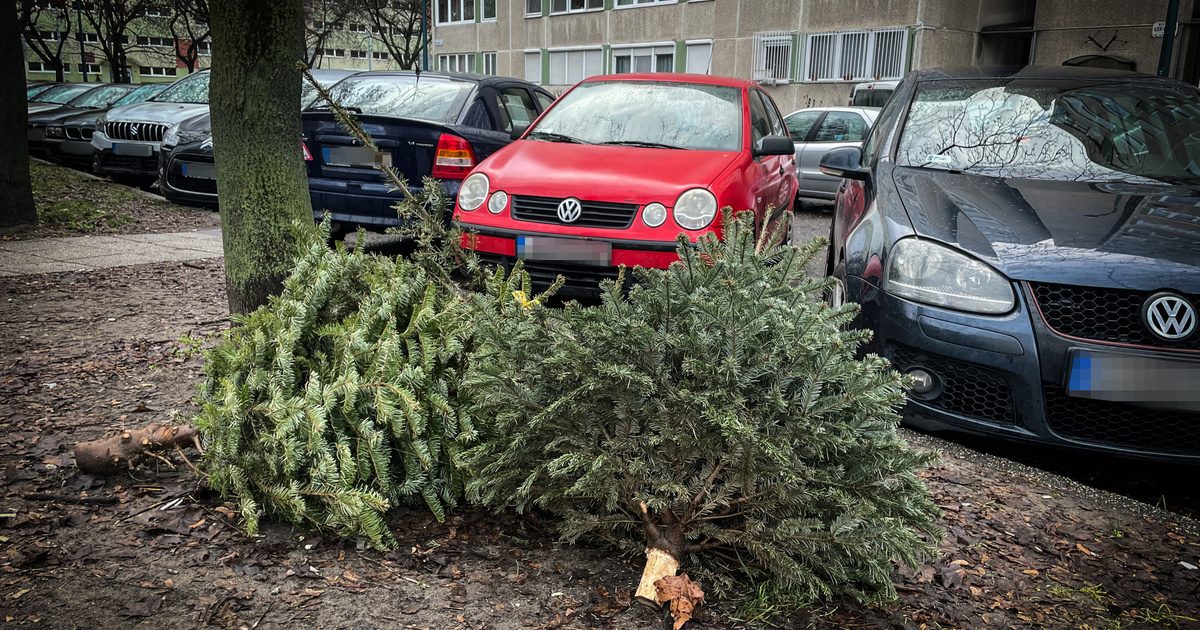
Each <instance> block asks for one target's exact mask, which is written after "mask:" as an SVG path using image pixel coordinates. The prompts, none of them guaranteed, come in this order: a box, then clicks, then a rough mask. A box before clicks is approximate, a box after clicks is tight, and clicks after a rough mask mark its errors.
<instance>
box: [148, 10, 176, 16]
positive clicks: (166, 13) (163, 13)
mask: <svg viewBox="0 0 1200 630" xmlns="http://www.w3.org/2000/svg"><path fill="white" fill-rule="evenodd" d="M146 17H148V18H165V17H171V12H170V11H164V10H163V9H146Z"/></svg>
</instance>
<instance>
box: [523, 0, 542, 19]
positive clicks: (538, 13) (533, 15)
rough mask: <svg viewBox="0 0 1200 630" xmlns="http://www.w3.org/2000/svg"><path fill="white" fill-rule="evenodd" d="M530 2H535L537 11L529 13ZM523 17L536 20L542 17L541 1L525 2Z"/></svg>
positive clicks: (531, 0) (526, 0) (527, 0)
mask: <svg viewBox="0 0 1200 630" xmlns="http://www.w3.org/2000/svg"><path fill="white" fill-rule="evenodd" d="M530 2H536V3H537V11H530V10H529V3H530ZM525 17H527V18H537V17H542V0H525Z"/></svg>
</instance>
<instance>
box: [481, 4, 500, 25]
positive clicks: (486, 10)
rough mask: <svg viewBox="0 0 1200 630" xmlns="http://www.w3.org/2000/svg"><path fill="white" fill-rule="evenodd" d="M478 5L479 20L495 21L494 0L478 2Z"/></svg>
mask: <svg viewBox="0 0 1200 630" xmlns="http://www.w3.org/2000/svg"><path fill="white" fill-rule="evenodd" d="M479 5H480V6H479V19H480V20H482V21H484V22H491V21H493V20H495V19H496V0H480V1H479Z"/></svg>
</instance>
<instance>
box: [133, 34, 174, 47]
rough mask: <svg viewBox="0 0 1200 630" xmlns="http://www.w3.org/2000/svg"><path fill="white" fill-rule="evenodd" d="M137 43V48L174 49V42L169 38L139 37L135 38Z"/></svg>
mask: <svg viewBox="0 0 1200 630" xmlns="http://www.w3.org/2000/svg"><path fill="white" fill-rule="evenodd" d="M137 43H138V45H139V46H157V47H159V48H174V47H175V40H173V39H171V38H170V37H143V36H141V35H139V36H138V38H137Z"/></svg>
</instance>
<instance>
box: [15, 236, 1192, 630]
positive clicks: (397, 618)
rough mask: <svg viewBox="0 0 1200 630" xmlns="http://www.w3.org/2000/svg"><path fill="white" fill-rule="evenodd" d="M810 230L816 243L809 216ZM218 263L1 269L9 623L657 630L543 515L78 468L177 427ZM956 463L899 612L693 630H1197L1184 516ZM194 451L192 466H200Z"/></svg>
mask: <svg viewBox="0 0 1200 630" xmlns="http://www.w3.org/2000/svg"><path fill="white" fill-rule="evenodd" d="M813 225H816V226H817V227H815V228H812V231H814V232H815V231H819V229H820V228H819V224H818V223H816V222H813ZM223 286H224V285H223V279H222V269H221V266H220V261H219V260H211V261H205V262H200V263H188V264H187V265H183V264H179V263H168V264H159V265H147V266H141V267H124V268H114V269H105V270H99V271H93V272H87V273H83V272H79V273H75V272H70V273H59V274H47V275H40V276H26V277H8V278H0V325H2V326H3V329H4V331H5V334H4V335H3V337H2V338H0V471H2V475H0V493H2V494H0V619H3V620H4V621H6V622H9V623H10V624H12V625H25V626H36V627H49V628H73V627H88V628H115V627H170V628H192V627H202V626H213V627H225V628H283V627H320V628H343V627H366V628H370V627H403V628H438V629H444V630H449V629H453V628H514V629H515V628H560V627H561V628H661V627H663V626H662V623H661V621H660V620H659V619H658V618H657V617H656V616H655V615H654V614H652V613H651V612H650V611H648V610H647V609H644V608H643V607H641V606H639V605H638V604H636V603H631V594H632V590H633V588H634V587H635V586H636V582H637V577H638V573H639V570H640V560H639V559H638V558H634V557H620V556H615V555H614V554H612V553H611V552H610V551H609V550H607V549H603V548H598V547H595V548H594V547H589V546H574V547H570V546H563V545H560V544H558V543H557V542H556V541H555V538H554V534H553V523H552V522H543V521H539V520H537V519H535V518H524V517H518V516H516V515H509V514H501V515H488V514H485V513H484V512H481V511H475V510H463V511H459V512H457V513H456V514H454V515H453V516H452V518H451V519H450V520H449V521H448V522H447V523H441V524H439V523H436V522H435V521H433V520H432V519H431V518H430V517H429V516H428V515H427V514H426V513H425V512H423V511H420V510H417V509H399V510H396V511H395V513H394V514H393V515H392V518H391V521H390V524H391V527H392V529H393V531H394V532H395V534H396V537H397V539H399V541H400V543H401V548H400V549H398V550H397V551H394V552H390V553H386V554H385V553H379V552H376V551H371V550H365V549H361V548H359V547H358V546H356V543H355V542H354V541H340V540H334V539H327V538H324V537H321V536H319V535H313V534H311V533H307V534H306V533H303V532H298V531H295V530H293V529H291V528H290V527H287V526H282V525H270V526H267V527H265V528H264V531H263V533H262V535H261V536H258V537H255V538H249V537H247V536H245V535H244V534H243V533H242V532H241V531H240V530H239V528H238V524H237V519H236V516H235V513H234V512H233V510H232V509H231V507H232V506H231V505H228V504H226V503H223V502H222V501H221V500H220V498H218V497H214V496H211V494H209V493H206V492H205V491H204V489H203V488H202V487H201V486H200V484H199V483H198V480H197V477H196V475H195V474H193V472H192V471H191V470H190V469H189V468H188V465H187V464H186V463H185V462H184V461H183V460H182V459H181V458H180V457H179V456H177V455H173V456H171V457H170V458H168V460H167V461H163V462H156V463H155V464H154V465H152V466H147V467H144V468H142V469H140V470H138V471H136V472H135V473H133V474H128V475H123V476H119V477H110V478H102V477H93V476H88V475H82V474H80V473H79V472H78V471H77V470H76V468H75V466H74V463H73V461H72V457H71V454H70V449H71V447H72V446H73V445H74V443H75V442H77V441H80V440H88V439H94V438H99V437H102V436H105V435H108V434H110V433H112V432H113V431H115V430H118V429H120V428H122V427H133V426H140V425H143V424H146V423H149V422H168V421H172V420H180V421H183V420H186V419H187V418H188V417H189V415H190V414H191V413H192V412H193V411H194V409H195V408H194V406H193V404H192V403H191V402H190V401H191V400H192V398H193V396H194V394H195V391H196V386H197V383H198V381H199V366H200V358H199V356H198V355H197V353H196V352H195V346H196V345H197V343H198V342H197V341H196V340H202V339H204V338H205V337H206V336H211V335H216V334H218V333H219V332H220V331H221V330H222V329H224V328H225V327H227V326H228V322H227V319H226V306H225V305H226V303H225V298H224V294H223ZM906 435H907V436H908V437H909V438H910V439H911V440H913V441H914V442H915V443H916V444H918V445H919V446H921V447H924V448H932V449H936V450H938V451H940V452H941V453H942V463H941V464H940V465H939V466H937V467H936V468H933V469H931V470H929V471H927V472H926V473H925V474H924V477H925V479H926V480H927V482H928V483H929V486H930V488H931V490H932V491H933V493H934V495H935V497H936V499H937V502H938V504H939V505H941V506H942V508H943V511H944V513H943V518H942V525H943V527H944V528H945V529H946V538H945V540H944V541H943V542H942V543H941V546H940V551H939V554H938V556H937V557H936V558H934V559H933V560H931V561H930V562H929V563H928V564H926V565H924V566H920V567H914V568H900V569H897V572H896V575H895V580H896V584H897V588H898V589H899V599H898V601H896V602H894V603H891V604H886V605H881V606H876V607H864V606H860V605H856V604H853V603H849V602H833V603H828V604H824V605H821V606H819V607H816V608H810V609H808V610H806V611H801V612H799V613H793V614H790V615H787V616H782V617H780V616H776V617H771V616H770V611H769V610H767V609H766V608H765V606H763V605H758V606H754V605H746V604H741V605H735V604H732V603H730V602H721V601H710V602H708V603H707V604H706V605H705V606H703V607H702V608H701V612H700V614H699V615H698V616H697V617H696V621H694V622H693V624H694V625H693V626H689V627H697V628H720V629H726V628H737V627H758V626H765V625H766V624H767V623H770V624H772V625H773V626H774V627H783V628H797V627H807V626H814V627H884V628H892V627H895V628H920V627H982V626H993V627H1055V628H1057V627H1089V628H1108V627H1146V626H1166V627H1171V626H1179V627H1186V626H1192V627H1195V626H1196V625H1197V624H1200V621H1196V620H1197V619H1200V570H1197V569H1196V568H1195V567H1196V566H1197V565H1200V559H1198V556H1200V536H1198V532H1197V531H1196V529H1195V525H1194V524H1193V522H1192V521H1190V520H1189V519H1187V518H1186V517H1182V516H1179V515H1176V514H1173V513H1170V512H1164V511H1160V510H1158V509H1155V508H1152V507H1149V506H1147V505H1144V504H1138V503H1133V502H1129V501H1125V500H1121V499H1119V498H1115V497H1112V496H1110V495H1108V494H1107V493H1104V492H1097V491H1094V490H1090V489H1088V488H1084V487H1080V486H1078V485H1076V484H1073V483H1071V482H1068V481H1066V480H1064V479H1062V478H1061V477H1057V476H1054V475H1047V474H1044V473H1040V472H1038V471H1035V470H1031V469H1028V468H1026V467H1024V466H1020V465H1015V464H1012V463H1011V462H1008V460H1001V459H999V458H996V457H993V456H990V455H984V454H980V453H978V452H976V451H973V450H970V449H967V448H963V447H959V446H953V445H948V444H946V443H945V442H942V441H941V440H938V439H935V438H930V437H928V436H920V435H916V434H909V433H906ZM193 455H194V454H193Z"/></svg>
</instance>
